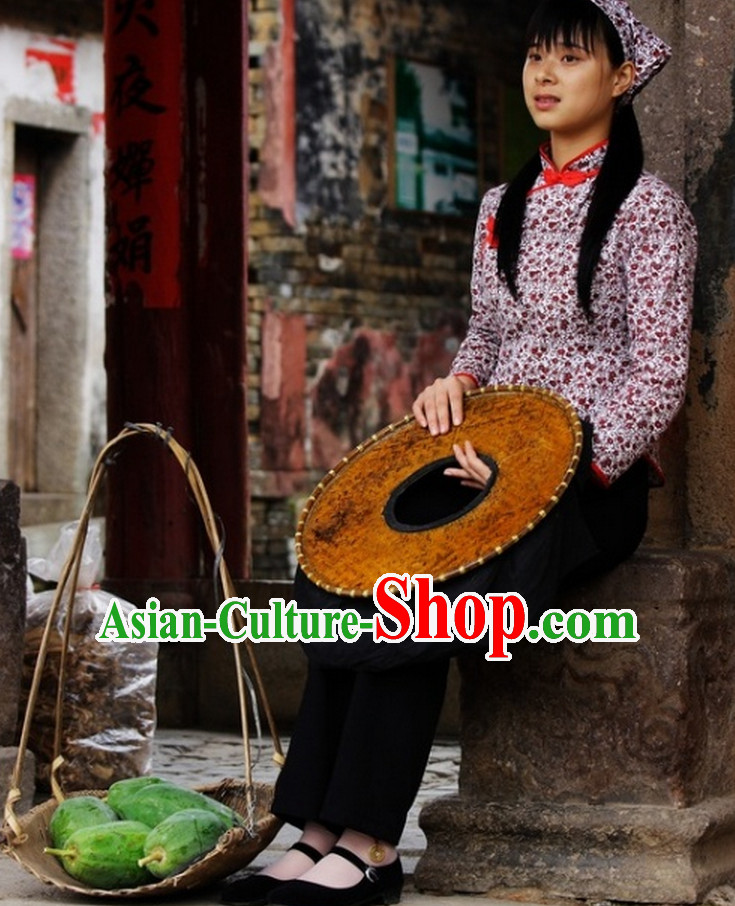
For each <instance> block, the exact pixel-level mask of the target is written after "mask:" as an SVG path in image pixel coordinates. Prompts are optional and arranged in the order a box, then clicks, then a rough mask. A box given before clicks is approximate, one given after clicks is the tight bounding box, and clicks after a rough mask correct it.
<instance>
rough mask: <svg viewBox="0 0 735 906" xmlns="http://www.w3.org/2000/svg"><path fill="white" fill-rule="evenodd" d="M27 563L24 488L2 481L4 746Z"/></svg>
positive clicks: (8, 740) (0, 704) (0, 706)
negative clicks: (22, 517)
mask: <svg viewBox="0 0 735 906" xmlns="http://www.w3.org/2000/svg"><path fill="white" fill-rule="evenodd" d="M25 600H26V563H25V545H24V542H23V538H22V537H21V533H20V490H19V488H18V486H17V485H15V484H13V483H12V482H10V481H0V689H2V695H0V746H4V745H10V744H12V743H13V741H14V738H15V732H16V724H17V721H18V701H19V696H20V680H21V670H22V658H23V639H24V636H25Z"/></svg>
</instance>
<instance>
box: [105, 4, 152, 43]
mask: <svg viewBox="0 0 735 906" xmlns="http://www.w3.org/2000/svg"><path fill="white" fill-rule="evenodd" d="M155 6H156V0H115V12H116V13H117V14H119V16H120V21H119V22H118V23H117V28H116V29H115V32H114V34H116V35H119V34H120V32H122V31H125V29H126V28H127V27H128V25H129V24H130V20H131V19H132V18H133V16H135V19H136V20H137V21H138V22H140V24H141V25H142V26H143V27H144V28H145V29H146V31H147V32H148V34H150V35H152V36H153V37H154V38H155V37H156V35H157V34H158V26H157V25H156V23H155V22H154V21H153V19H151V17H150V16H147V15H146V14H145V12H139V11H138V10H139V9H141V10H152V9H154V8H155Z"/></svg>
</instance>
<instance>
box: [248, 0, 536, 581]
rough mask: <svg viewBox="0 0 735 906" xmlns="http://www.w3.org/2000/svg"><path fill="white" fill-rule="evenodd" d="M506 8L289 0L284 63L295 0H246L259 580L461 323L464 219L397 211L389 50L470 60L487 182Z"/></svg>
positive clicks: (275, 574) (506, 39) (286, 570)
mask: <svg viewBox="0 0 735 906" xmlns="http://www.w3.org/2000/svg"><path fill="white" fill-rule="evenodd" d="M282 3H283V6H281V4H282ZM505 5H506V4H501V3H498V4H487V6H489V7H493V9H492V10H490V9H488V10H486V11H485V12H484V13H483V14H482V16H483V17H484V18H482V19H481V20H478V14H477V10H476V5H475V4H474V3H470V2H465V3H456V4H455V3H452V4H450V3H435V2H426V0H413V2H411V0H405V2H402V3H386V2H381V0H354V2H351V3H349V4H343V3H342V2H341V0H339V2H338V0H298V3H296V13H295V22H294V27H295V34H296V36H297V37H296V41H295V57H294V58H292V59H289V52H290V48H291V45H290V43H289V42H288V40H284V35H286V36H287V35H288V29H289V21H288V14H289V6H290V2H289V0H250V39H251V43H250V65H251V72H250V142H251V151H250V164H251V200H250V231H249V236H250V243H249V321H248V361H249V366H248V371H249V373H248V387H249V400H248V402H249V421H250V426H249V427H250V437H251V455H252V495H253V572H254V577H255V578H283V577H284V576H288V575H290V573H291V571H292V568H293V556H292V553H291V538H292V536H293V532H294V529H295V521H296V520H297V518H298V514H299V512H300V508H301V505H302V504H303V501H304V499H305V498H306V496H308V494H309V493H310V491H311V489H312V488H313V487H314V485H315V484H316V482H317V481H318V480H319V479H320V478H321V476H322V475H323V474H324V472H325V471H327V470H328V469H329V468H330V467H331V466H333V465H334V464H335V463H336V462H337V461H338V460H339V459H340V458H341V456H342V455H344V453H345V452H347V450H349V449H350V448H351V447H353V446H354V445H355V444H356V443H358V442H359V441H361V440H362V439H364V438H365V437H367V436H369V435H370V434H371V433H373V432H374V431H375V430H377V429H378V428H380V427H382V426H383V425H385V424H387V423H389V422H391V421H395V420H397V419H400V418H402V417H403V416H404V415H405V413H406V412H407V411H409V409H410V405H411V402H412V400H413V398H414V396H415V394H416V393H417V392H418V391H419V390H420V389H422V388H423V387H424V386H425V385H426V384H427V383H428V382H430V381H431V380H433V378H434V377H435V376H437V375H438V374H444V373H446V371H447V368H448V366H449V363H450V361H451V359H452V356H453V354H454V351H455V350H456V348H457V345H458V343H459V342H460V340H461V337H462V336H463V332H464V325H465V323H466V317H467V312H468V301H469V299H468V284H469V272H470V265H471V245H472V236H473V232H474V220H473V217H472V216H468V217H465V218H461V217H442V216H437V215H433V214H432V215H429V214H415V213H407V212H398V211H396V210H394V209H393V207H392V205H391V200H390V189H389V172H388V137H389V86H388V66H389V58H390V56H391V55H392V54H398V55H401V56H407V57H413V58H417V59H420V60H425V61H428V62H432V63H438V64H442V65H444V66H445V67H452V66H461V65H467V64H471V66H472V67H473V68H474V69H475V71H476V72H477V75H478V77H479V78H480V80H481V82H480V84H481V91H480V99H481V116H480V123H481V149H482V169H483V181H482V188H485V187H486V186H487V185H489V184H493V183H496V182H498V180H499V178H500V174H501V172H502V165H503V159H502V142H501V137H502V136H501V130H500V129H499V127H498V122H499V120H500V118H501V117H502V116H503V97H504V86H505V84H506V83H508V84H511V85H514V86H515V85H517V84H518V82H519V75H520V59H521V58H520V57H519V56H518V55H517V54H516V56H514V57H511V56H510V55H509V54H510V51H509V48H510V49H513V48H514V47H517V44H516V43H514V40H513V39H514V37H515V36H517V34H518V25H519V24H520V23H521V22H524V21H525V19H526V12H525V11H524V10H523V9H520V10H519V9H518V6H519V5H518V4H515V5H514V6H513V9H511V8H510V4H507V8H505V9H504V8H503V7H504V6H505ZM522 5H523V4H521V6H522ZM493 16H494V17H495V19H496V20H497V21H492V17H493ZM289 66H291V67H292V69H291V70H290V71H292V72H293V73H294V84H295V119H296V137H295V149H296V153H295V161H294V165H293V168H291V166H290V164H289V146H288V141H287V140H286V139H285V136H284V133H285V131H286V130H287V128H288V112H289V109H290V108H289V103H294V100H293V97H290V96H289V93H288V79H289V75H288V73H289ZM294 170H295V176H296V178H295V186H294V185H293V172H294Z"/></svg>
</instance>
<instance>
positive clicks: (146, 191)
mask: <svg viewBox="0 0 735 906" xmlns="http://www.w3.org/2000/svg"><path fill="white" fill-rule="evenodd" d="M182 6H183V4H182V3H181V2H179V0H173V2H166V3H162V2H160V0H158V2H157V0H114V2H113V0H108V2H107V4H106V8H105V51H106V54H107V60H106V74H107V79H106V112H107V122H106V136H107V255H106V258H107V283H108V294H109V297H110V301H111V302H113V303H114V302H116V301H126V300H128V299H131V298H135V299H136V300H141V301H142V305H143V307H144V308H178V307H179V306H180V305H181V289H180V275H179V268H180V259H181V201H180V191H181V178H182V83H181V73H182V71H183V44H184V42H183V22H182V19H183V16H182Z"/></svg>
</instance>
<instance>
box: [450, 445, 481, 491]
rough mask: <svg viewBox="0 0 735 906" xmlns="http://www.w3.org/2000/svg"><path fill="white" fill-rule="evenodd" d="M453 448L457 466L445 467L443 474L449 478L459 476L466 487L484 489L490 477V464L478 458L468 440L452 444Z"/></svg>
mask: <svg viewBox="0 0 735 906" xmlns="http://www.w3.org/2000/svg"><path fill="white" fill-rule="evenodd" d="M453 449H454V456H455V458H456V460H457V462H458V463H459V468H458V469H445V470H444V474H445V475H448V476H449V477H450V478H459V480H460V481H461V482H462V484H463V485H466V486H467V487H468V488H477V489H478V490H480V491H482V490H484V489H485V488H486V487H487V483H488V481H490V478H491V477H492V470H491V469H490V466H489V465H488V464H487V463H486V462H483V461H482V460H481V459H480V457H479V456H478V455H477V452H476V450H475V448H474V447H473V446H472V444H471V443H470V442H469V441H468V440H466V441H465V442H464V445H460V444H454V445H453Z"/></svg>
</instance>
